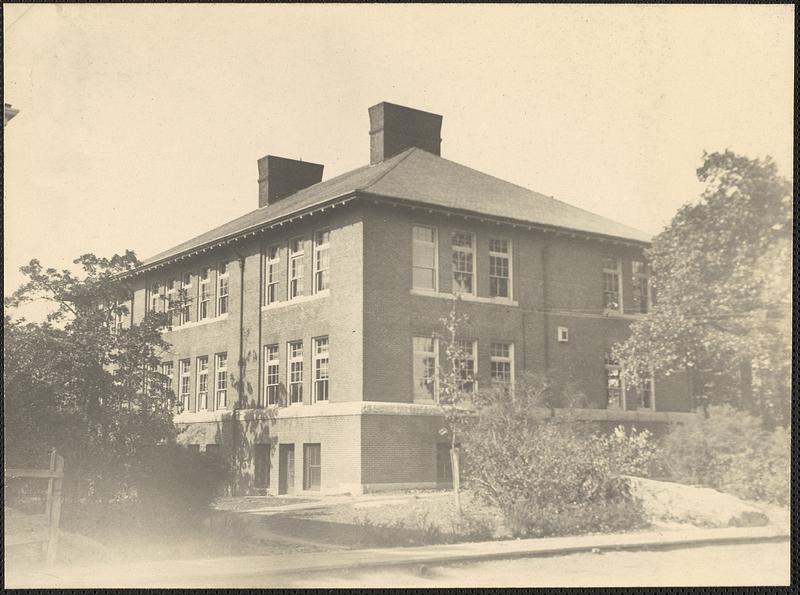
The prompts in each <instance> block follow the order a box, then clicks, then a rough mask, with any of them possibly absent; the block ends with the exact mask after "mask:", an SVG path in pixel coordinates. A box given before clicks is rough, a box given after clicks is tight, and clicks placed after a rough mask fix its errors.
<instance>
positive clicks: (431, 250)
mask: <svg viewBox="0 0 800 595" xmlns="http://www.w3.org/2000/svg"><path fill="white" fill-rule="evenodd" d="M412 238H413V239H412V255H411V258H412V260H411V269H412V275H411V277H412V287H414V288H416V289H429V290H433V291H436V289H437V287H438V259H439V257H438V249H437V230H436V228H435V227H425V226H421V225H415V226H413V228H412Z"/></svg>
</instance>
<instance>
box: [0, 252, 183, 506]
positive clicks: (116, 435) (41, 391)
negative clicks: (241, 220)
mask: <svg viewBox="0 0 800 595" xmlns="http://www.w3.org/2000/svg"><path fill="white" fill-rule="evenodd" d="M74 262H75V264H79V265H80V266H81V267H82V270H83V274H81V275H80V276H78V275H75V274H73V273H72V272H70V271H68V270H62V271H58V270H56V269H53V268H47V269H45V268H44V267H43V266H42V265H41V263H40V262H39V261H38V260H32V261H31V262H30V263H29V264H28V265H27V266H25V267H22V269H21V270H22V272H23V273H24V274H25V275H26V276H27V278H28V280H27V282H26V283H24V284H23V285H22V286H21V287H20V288H18V289H17V290H16V291H15V292H14V293H13V295H12V296H11V297H10V298H8V299H7V300H6V301H5V302H6V303H5V307H6V310H7V312H6V314H5V315H4V318H3V330H4V340H3V349H4V357H5V373H4V388H5V396H4V401H5V412H6V419H5V421H6V456H7V459H8V460H9V461H14V464H29V463H31V462H33V461H32V460H31V458H32V457H35V456H36V455H37V454H39V453H41V452H42V450H43V448H44V447H55V448H57V449H58V450H59V451H60V452H61V453H62V454H63V455H64V458H65V464H66V466H67V467H68V473H67V476H66V479H67V480H72V483H69V484H65V491H67V494H66V495H67V496H68V497H70V498H73V499H85V498H92V499H97V500H102V499H108V498H111V497H113V496H114V495H115V494H117V493H118V492H119V491H120V490H122V489H124V486H125V485H127V484H128V482H129V479H130V478H129V472H130V470H131V468H132V466H133V465H134V463H135V461H136V455H137V453H138V452H139V451H140V449H141V448H142V447H144V446H146V445H152V444H157V443H160V442H165V441H168V440H170V439H171V438H173V437H174V426H173V423H172V415H173V401H174V395H173V393H172V391H171V390H170V389H169V388H168V385H167V378H166V377H164V376H163V375H161V374H160V373H159V372H158V371H157V368H158V365H159V363H160V361H161V360H160V357H159V356H160V354H161V352H162V351H164V350H165V349H167V348H168V344H167V343H166V342H165V341H164V340H163V339H162V336H161V331H162V330H163V329H165V328H166V327H167V326H168V324H169V320H168V315H167V314H163V313H148V315H147V316H145V318H144V320H143V321H142V322H141V323H138V324H135V325H130V326H126V327H125V328H122V326H121V325H120V324H118V322H119V321H120V320H121V319H122V318H123V317H125V316H126V315H128V314H129V312H128V307H127V305H126V302H128V301H129V300H130V298H131V291H130V289H129V288H128V287H127V285H126V283H125V281H124V280H122V279H120V274H121V273H124V272H127V271H130V270H131V269H133V268H134V267H136V266H137V265H138V264H139V261H138V260H137V259H136V257H135V255H134V254H133V253H132V252H126V253H125V254H123V255H114V256H113V257H111V258H110V259H106V258H98V257H96V256H94V255H93V254H86V255H83V256H81V257H80V258H78V259H76V260H75V261H74ZM33 300H45V301H47V302H50V303H51V304H53V305H54V308H53V309H52V310H51V311H50V312H49V313H48V315H47V317H46V320H44V321H43V322H29V321H26V320H25V319H18V320H12V317H11V316H10V315H9V313H8V312H9V311H12V310H13V309H14V308H16V307H18V306H20V305H21V304H23V303H26V302H30V301H33Z"/></svg>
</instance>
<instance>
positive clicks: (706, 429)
mask: <svg viewBox="0 0 800 595" xmlns="http://www.w3.org/2000/svg"><path fill="white" fill-rule="evenodd" d="M663 449H664V460H665V462H666V464H667V467H668V470H669V473H670V474H671V476H672V477H673V478H674V479H675V480H676V481H680V482H683V483H697V484H702V485H706V486H709V487H712V488H715V489H719V490H722V491H725V492H729V493H731V494H734V495H736V496H739V497H741V498H746V499H751V500H762V501H767V502H776V503H779V504H787V503H788V501H789V481H790V452H791V451H790V438H789V432H788V430H785V429H782V428H778V429H776V430H773V431H767V430H764V429H763V427H762V423H761V420H759V419H758V418H757V417H754V416H752V415H749V414H748V413H746V412H743V411H740V410H737V409H734V408H733V407H730V406H728V405H721V406H717V407H712V408H710V409H709V417H708V418H707V419H700V420H697V421H695V422H691V423H687V424H683V425H680V426H677V427H675V428H673V429H672V430H671V431H670V432H669V434H667V435H666V436H665V437H664V440H663Z"/></svg>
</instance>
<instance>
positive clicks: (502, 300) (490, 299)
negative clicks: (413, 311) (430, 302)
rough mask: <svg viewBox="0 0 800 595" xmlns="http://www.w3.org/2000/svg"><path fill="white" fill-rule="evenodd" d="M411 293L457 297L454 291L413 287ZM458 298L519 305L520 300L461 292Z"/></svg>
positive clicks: (483, 302) (501, 304) (446, 298)
mask: <svg viewBox="0 0 800 595" xmlns="http://www.w3.org/2000/svg"><path fill="white" fill-rule="evenodd" d="M410 293H411V295H418V296H423V297H433V298H439V299H444V300H452V299H454V298H455V297H456V296H455V295H454V294H452V293H443V292H440V291H430V290H426V289H412V290H411V292H410ZM458 299H460V300H461V301H463V302H474V303H476V304H492V305H494V306H519V302H517V301H515V300H511V299H508V298H499V297H483V296H477V295H468V294H461V295H460V296H458Z"/></svg>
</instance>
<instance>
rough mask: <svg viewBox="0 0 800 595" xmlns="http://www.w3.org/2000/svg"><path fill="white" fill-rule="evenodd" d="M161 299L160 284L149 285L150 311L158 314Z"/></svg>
mask: <svg viewBox="0 0 800 595" xmlns="http://www.w3.org/2000/svg"><path fill="white" fill-rule="evenodd" d="M160 299H161V284H160V283H159V282H158V281H156V282H155V283H153V284H151V285H150V311H151V312H158V302H159V301H160Z"/></svg>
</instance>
